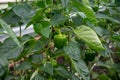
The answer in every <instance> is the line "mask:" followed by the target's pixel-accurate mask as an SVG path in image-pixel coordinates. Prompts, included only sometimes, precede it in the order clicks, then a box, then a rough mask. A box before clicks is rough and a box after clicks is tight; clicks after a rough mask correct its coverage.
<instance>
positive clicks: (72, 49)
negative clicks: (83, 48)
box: [64, 42, 90, 80]
mask: <svg viewBox="0 0 120 80" xmlns="http://www.w3.org/2000/svg"><path fill="white" fill-rule="evenodd" d="M64 51H65V53H66V54H67V55H68V56H69V57H70V58H71V59H72V64H73V65H74V68H75V70H76V71H77V72H78V74H80V75H81V76H82V78H83V79H84V80H90V75H89V70H88V67H87V66H86V64H85V62H84V61H83V59H82V58H81V55H80V49H79V46H78V44H77V43H75V42H69V43H68V45H67V46H65V47H64Z"/></svg>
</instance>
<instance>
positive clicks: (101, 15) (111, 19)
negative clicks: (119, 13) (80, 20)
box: [96, 13, 120, 24]
mask: <svg viewBox="0 0 120 80" xmlns="http://www.w3.org/2000/svg"><path fill="white" fill-rule="evenodd" d="M96 17H97V18H100V19H109V20H110V21H112V22H115V23H118V24H120V21H118V20H117V19H114V18H112V17H109V16H108V15H105V14H101V13H98V14H96Z"/></svg>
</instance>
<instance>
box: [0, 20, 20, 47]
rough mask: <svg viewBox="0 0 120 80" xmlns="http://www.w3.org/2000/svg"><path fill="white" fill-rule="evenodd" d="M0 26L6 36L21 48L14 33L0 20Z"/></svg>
mask: <svg viewBox="0 0 120 80" xmlns="http://www.w3.org/2000/svg"><path fill="white" fill-rule="evenodd" d="M0 25H1V26H2V28H3V29H4V30H5V31H7V34H8V35H9V36H10V37H11V38H12V39H13V40H14V42H15V43H16V44H17V45H18V46H19V47H21V45H20V43H19V41H18V39H17V37H16V35H15V33H14V32H13V31H12V29H11V28H10V26H9V25H8V24H7V23H6V22H5V21H3V20H2V19H0Z"/></svg>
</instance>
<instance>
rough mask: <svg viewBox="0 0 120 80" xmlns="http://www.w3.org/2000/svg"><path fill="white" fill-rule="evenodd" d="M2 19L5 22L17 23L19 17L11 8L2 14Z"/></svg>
mask: <svg viewBox="0 0 120 80" xmlns="http://www.w3.org/2000/svg"><path fill="white" fill-rule="evenodd" d="M2 19H3V20H4V21H5V22H7V24H16V23H18V22H19V21H20V20H21V18H20V17H18V16H17V15H16V14H15V13H14V12H13V10H9V11H8V12H7V13H6V14H4V16H3V17H2Z"/></svg>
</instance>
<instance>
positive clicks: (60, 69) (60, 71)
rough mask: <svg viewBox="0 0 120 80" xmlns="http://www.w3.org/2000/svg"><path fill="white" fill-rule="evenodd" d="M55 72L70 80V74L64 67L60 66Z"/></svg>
mask: <svg viewBox="0 0 120 80" xmlns="http://www.w3.org/2000/svg"><path fill="white" fill-rule="evenodd" d="M55 71H56V72H57V73H58V74H59V75H61V76H62V77H63V78H67V79H68V78H69V77H70V74H69V72H68V71H67V70H66V69H65V68H64V67H62V66H59V67H57V68H55Z"/></svg>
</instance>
